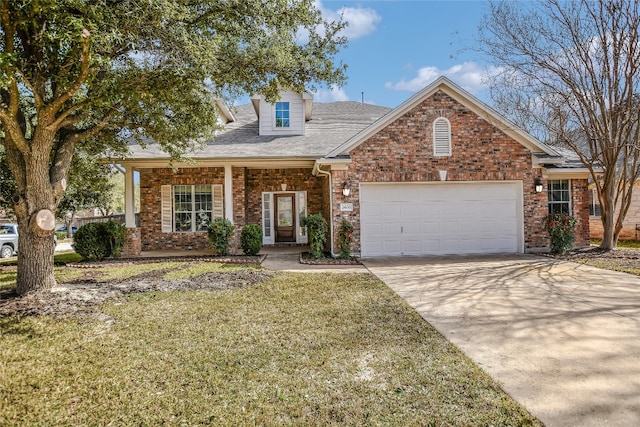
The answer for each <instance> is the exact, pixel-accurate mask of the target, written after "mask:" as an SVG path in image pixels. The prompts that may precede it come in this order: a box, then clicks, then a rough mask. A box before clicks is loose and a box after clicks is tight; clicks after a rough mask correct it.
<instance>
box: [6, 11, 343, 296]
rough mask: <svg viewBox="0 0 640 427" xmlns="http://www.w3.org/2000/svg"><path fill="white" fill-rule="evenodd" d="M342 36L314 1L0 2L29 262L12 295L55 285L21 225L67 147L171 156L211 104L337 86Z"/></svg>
mask: <svg viewBox="0 0 640 427" xmlns="http://www.w3.org/2000/svg"><path fill="white" fill-rule="evenodd" d="M342 27H343V23H341V22H338V23H336V22H326V21H325V20H323V18H322V17H321V15H320V12H319V11H318V10H317V9H316V8H315V6H314V1H313V0H268V1H266V0H200V1H191V0H135V1H134V0H7V1H2V2H0V131H1V135H0V138H1V139H0V143H1V144H2V145H3V146H4V148H5V152H6V159H7V165H8V167H9V169H10V170H11V173H12V175H13V177H14V179H15V182H16V188H17V190H16V191H17V192H16V195H15V196H14V197H13V198H12V200H14V201H15V203H14V205H13V210H14V212H15V213H16V216H17V218H18V222H19V223H20V226H21V230H22V233H21V235H20V238H21V239H22V240H21V242H20V250H21V251H24V252H25V253H27V252H28V253H29V256H28V257H26V256H23V257H20V256H19V257H18V292H20V293H24V292H26V291H28V290H30V289H37V288H43V287H44V288H46V287H50V286H52V285H53V284H54V283H55V280H54V278H53V268H52V267H51V268H49V267H46V266H45V264H52V262H51V260H52V257H51V255H50V254H49V252H51V247H50V246H51V245H50V241H51V239H50V238H49V237H50V236H46V235H45V234H46V233H42V231H41V230H38V228H37V221H35V220H34V218H35V215H36V213H37V212H39V211H42V210H49V211H52V212H55V211H56V208H57V206H58V204H59V203H60V200H61V199H62V196H63V193H64V189H65V187H66V180H67V175H68V172H69V168H70V166H71V160H72V158H73V154H74V152H75V150H76V147H82V149H83V150H84V151H85V152H87V153H100V152H105V151H107V150H108V151H110V152H114V153H116V152H122V151H124V150H125V149H126V143H127V141H129V140H131V139H135V140H138V141H140V142H143V143H144V142H145V141H148V140H149V138H152V139H153V140H154V141H156V142H158V143H160V144H161V145H162V146H163V147H164V149H165V150H166V151H167V152H168V153H170V154H172V155H174V156H176V157H177V156H179V155H180V153H182V152H183V151H184V150H185V148H187V147H188V145H190V144H191V142H190V141H196V140H199V139H203V138H208V137H210V136H211V135H212V132H213V131H214V130H215V128H216V126H217V121H216V114H215V112H216V106H215V101H214V99H215V98H216V97H233V96H235V95H238V94H240V93H245V92H246V93H261V94H264V95H266V96H267V98H268V99H270V100H273V99H275V97H276V94H277V93H278V92H279V91H280V89H282V88H288V89H293V90H298V91H302V90H305V89H307V90H313V89H314V88H315V87H316V86H317V85H319V84H328V85H336V84H338V85H339V84H341V83H343V81H344V78H345V75H344V66H336V65H335V64H334V62H333V58H334V56H335V54H336V53H337V52H338V49H339V48H340V47H341V46H343V45H344V44H345V43H346V40H345V39H344V38H341V37H338V36H337V33H338V31H339V30H340V29H341V28H342Z"/></svg>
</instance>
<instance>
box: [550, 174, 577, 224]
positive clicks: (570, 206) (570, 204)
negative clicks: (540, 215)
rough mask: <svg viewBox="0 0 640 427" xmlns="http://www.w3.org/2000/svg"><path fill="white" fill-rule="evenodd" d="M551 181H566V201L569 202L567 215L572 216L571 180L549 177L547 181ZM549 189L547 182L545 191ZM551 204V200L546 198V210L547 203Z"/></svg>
mask: <svg viewBox="0 0 640 427" xmlns="http://www.w3.org/2000/svg"><path fill="white" fill-rule="evenodd" d="M551 181H567V188H568V191H569V201H568V202H567V203H569V215H570V216H573V192H572V191H571V180H570V179H550V180H549V182H551ZM548 191H549V184H547V192H548ZM550 204H551V202H550V201H549V200H547V211H548V210H549V205H550Z"/></svg>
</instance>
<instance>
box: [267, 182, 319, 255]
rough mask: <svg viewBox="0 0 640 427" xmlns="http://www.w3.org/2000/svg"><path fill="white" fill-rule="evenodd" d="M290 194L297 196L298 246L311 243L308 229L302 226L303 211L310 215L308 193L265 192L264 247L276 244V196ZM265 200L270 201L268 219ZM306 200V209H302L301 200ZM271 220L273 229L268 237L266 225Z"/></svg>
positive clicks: (270, 229) (271, 228)
mask: <svg viewBox="0 0 640 427" xmlns="http://www.w3.org/2000/svg"><path fill="white" fill-rule="evenodd" d="M285 193H286V194H289V193H294V194H295V198H296V244H306V243H308V241H309V237H308V235H307V229H306V227H303V226H302V218H301V215H300V212H301V211H304V212H305V213H308V212H309V211H308V198H307V192H306V191H265V192H263V193H262V198H261V200H262V244H263V245H274V244H275V243H276V241H275V233H274V227H275V222H274V221H275V218H274V214H275V212H274V211H275V209H274V205H273V202H274V197H273V196H274V195H276V194H285ZM265 198H266V199H267V200H268V201H269V208H270V209H269V215H268V218H267V215H266V213H265V204H264V201H265ZM302 198H304V209H301V207H300V200H301V199H302ZM267 219H268V220H269V223H270V224H271V227H270V228H269V231H270V235H269V236H267V235H266V233H267V227H266V226H265V225H266V220H267Z"/></svg>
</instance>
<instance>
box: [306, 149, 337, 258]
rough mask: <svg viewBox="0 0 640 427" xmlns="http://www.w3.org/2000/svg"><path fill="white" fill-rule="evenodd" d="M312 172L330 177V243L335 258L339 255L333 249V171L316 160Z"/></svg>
mask: <svg viewBox="0 0 640 427" xmlns="http://www.w3.org/2000/svg"><path fill="white" fill-rule="evenodd" d="M311 173H312V174H313V175H324V176H327V177H329V245H330V247H331V249H330V251H331V256H332V257H334V258H335V257H337V255H336V253H335V252H334V251H333V196H332V192H333V182H332V180H331V172H330V171H325V170H322V169H321V166H320V164H319V163H318V161H317V160H316V162H315V163H314V164H313V172H311Z"/></svg>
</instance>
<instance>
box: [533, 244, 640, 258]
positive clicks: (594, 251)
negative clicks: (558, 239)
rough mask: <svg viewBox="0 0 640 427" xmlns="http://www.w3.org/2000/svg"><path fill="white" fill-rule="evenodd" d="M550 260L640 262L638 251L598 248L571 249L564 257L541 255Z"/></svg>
mask: <svg viewBox="0 0 640 427" xmlns="http://www.w3.org/2000/svg"><path fill="white" fill-rule="evenodd" d="M541 255H544V256H547V257H550V258H557V259H568V260H571V259H578V258H579V259H584V258H588V259H629V260H640V250H638V249H629V248H616V249H611V250H606V249H601V248H600V247H594V246H590V247H586V248H579V249H572V250H570V251H568V252H567V253H566V254H564V255H554V254H549V253H545V254H541Z"/></svg>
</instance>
